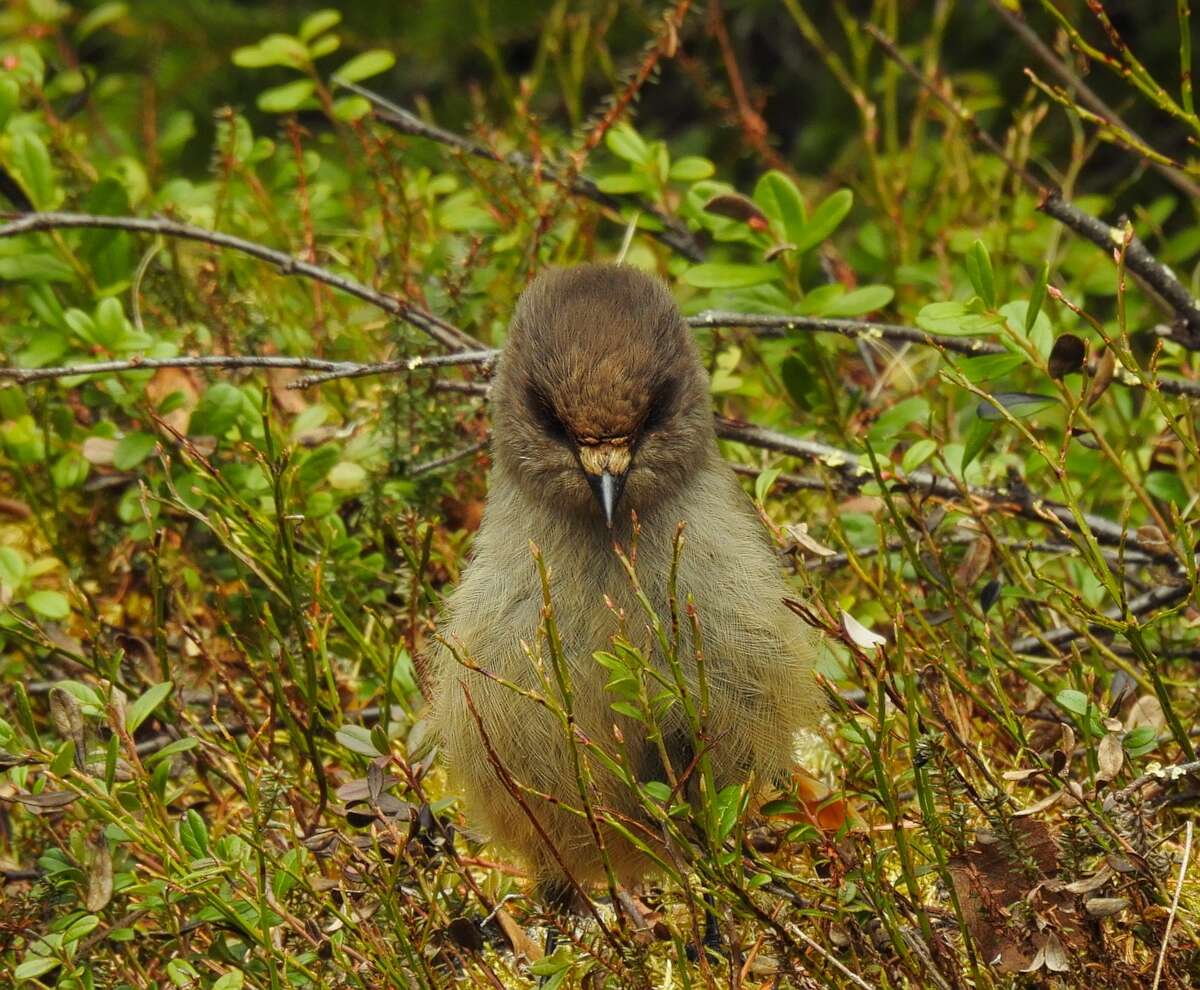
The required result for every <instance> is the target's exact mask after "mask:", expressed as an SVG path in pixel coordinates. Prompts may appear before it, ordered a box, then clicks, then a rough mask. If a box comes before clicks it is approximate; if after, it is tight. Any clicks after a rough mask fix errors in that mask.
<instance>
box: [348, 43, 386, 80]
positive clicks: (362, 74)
mask: <svg viewBox="0 0 1200 990" xmlns="http://www.w3.org/2000/svg"><path fill="white" fill-rule="evenodd" d="M395 64H396V56H395V55H393V54H392V53H391V52H389V51H385V50H384V49H382V48H372V49H371V50H370V51H369V52H363V53H362V54H361V55H355V56H354V58H352V59H350V61H349V62H347V63H346V64H345V65H343V66H342V67H341V68H340V69H338V70H337V73H336V74H335V75H336V78H337V79H339V80H341V81H342V82H352V83H354V82H360V81H361V80H363V79H369V78H371V76H377V75H379V73H381V72H387V70H388V69H390V68H391V67H392V66H393V65H395Z"/></svg>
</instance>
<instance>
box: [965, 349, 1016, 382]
mask: <svg viewBox="0 0 1200 990" xmlns="http://www.w3.org/2000/svg"><path fill="white" fill-rule="evenodd" d="M1024 363H1025V355H1023V354H983V355H981V356H979V357H973V358H967V359H966V360H965V361H963V362H962V364H961V365H959V368H960V369H961V371H962V373H963V377H964V378H966V380H967V381H969V382H972V383H974V384H978V383H979V382H988V381H991V380H992V379H994V378H1003V377H1004V376H1005V375H1007V374H1008V373H1009V372H1010V371H1013V370H1014V369H1016V368H1019V367H1020V366H1021V365H1022V364H1024Z"/></svg>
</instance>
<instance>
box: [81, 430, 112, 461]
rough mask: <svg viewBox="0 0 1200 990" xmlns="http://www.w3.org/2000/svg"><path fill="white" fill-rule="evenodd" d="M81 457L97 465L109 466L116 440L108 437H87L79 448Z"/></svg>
mask: <svg viewBox="0 0 1200 990" xmlns="http://www.w3.org/2000/svg"><path fill="white" fill-rule="evenodd" d="M80 452H81V453H82V454H83V459H84V460H85V461H87V462H88V463H89V464H95V465H96V466H97V467H109V466H111V464H112V462H113V455H114V454H116V452H117V441H116V440H110V439H109V438H108V437H88V438H87V439H86V440H84V441H83V446H82V447H81V448H80Z"/></svg>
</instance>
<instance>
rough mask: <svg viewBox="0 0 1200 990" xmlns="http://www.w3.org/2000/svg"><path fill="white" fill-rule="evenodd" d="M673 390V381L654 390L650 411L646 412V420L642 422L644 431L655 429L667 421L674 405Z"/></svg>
mask: <svg viewBox="0 0 1200 990" xmlns="http://www.w3.org/2000/svg"><path fill="white" fill-rule="evenodd" d="M675 391H676V390H675V384H674V382H666V383H664V384H663V385H660V386H659V387H658V388H657V389H656V390H655V392H654V398H653V399H652V400H651V401H650V411H649V412H648V413H647V414H646V422H645V423H644V424H642V429H643V430H644V431H647V432H651V431H653V430H657V429H658V428H659V427H660V426H662V425H663V424H664V423H665V422H666V421H667V417H669V416H670V415H671V412H672V410H673V409H674V406H675Z"/></svg>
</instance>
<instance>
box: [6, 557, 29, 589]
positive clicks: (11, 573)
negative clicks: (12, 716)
mask: <svg viewBox="0 0 1200 990" xmlns="http://www.w3.org/2000/svg"><path fill="white" fill-rule="evenodd" d="M26 570H27V568H26V565H25V557H24V555H23V554H22V553H21V551H20V550H18V549H17V548H16V547H0V585H3V586H4V587H6V588H7V589H8V590H9V591H15V590H16V589H17V588H19V587H20V586H21V582H22V581H24V580H25V572H26Z"/></svg>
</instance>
